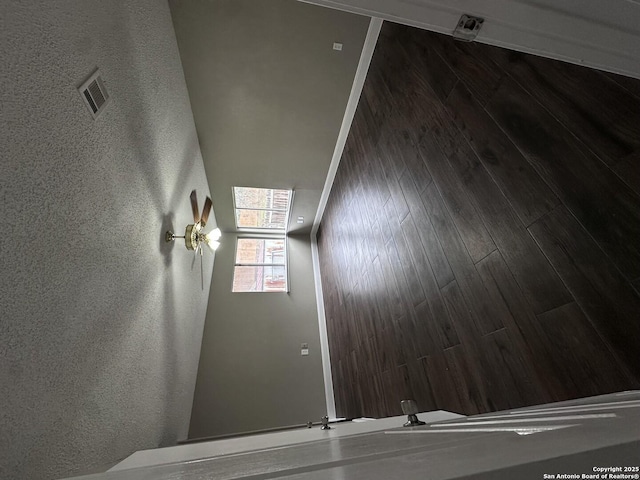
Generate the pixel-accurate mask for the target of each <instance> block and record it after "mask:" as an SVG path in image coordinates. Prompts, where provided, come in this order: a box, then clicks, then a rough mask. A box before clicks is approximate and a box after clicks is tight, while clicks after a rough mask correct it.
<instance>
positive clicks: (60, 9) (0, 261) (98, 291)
mask: <svg viewBox="0 0 640 480" xmlns="http://www.w3.org/2000/svg"><path fill="white" fill-rule="evenodd" d="M0 18H1V19H2V26H1V28H0V88H1V90H0V102H1V105H2V113H1V121H2V126H1V129H0V150H1V152H2V153H1V157H0V162H1V163H0V218H1V219H2V237H1V238H0V272H2V275H1V276H0V386H1V389H2V394H0V466H1V470H0V477H1V478H3V479H4V478H11V479H20V478H29V479H39V478H58V477H61V476H69V475H73V474H80V473H83V472H87V471H92V470H93V471H96V470H101V469H106V468H108V467H109V466H111V465H112V464H113V463H116V462H117V461H119V460H120V459H122V458H124V457H126V456H127V455H129V454H131V453H132V452H134V451H135V450H138V449H142V448H153V447H156V446H161V445H171V444H173V443H175V441H176V440H178V439H182V438H185V437H186V435H187V428H188V423H189V417H190V411H191V404H192V397H193V389H194V384H195V377H196V371H197V362H198V356H199V351H200V343H201V338H202V328H203V322H204V316H205V311H206V304H207V299H208V292H209V285H210V279H211V271H212V266H213V260H212V258H213V257H212V256H211V255H208V256H205V257H204V265H203V271H202V272H201V265H200V261H199V259H198V260H197V261H195V260H194V257H193V255H192V254H190V252H188V251H187V250H186V249H185V248H184V246H183V245H181V244H179V243H176V244H171V245H168V244H165V243H164V241H163V239H162V235H163V232H164V230H166V229H167V228H169V227H174V228H175V230H177V231H180V230H182V229H183V228H184V226H185V224H186V223H187V221H188V220H189V219H190V218H191V213H190V208H189V203H188V195H189V192H190V190H191V189H193V188H197V189H198V192H199V193H200V197H201V202H202V199H203V197H204V195H205V193H208V187H207V182H206V177H205V172H204V166H203V163H202V158H201V154H200V149H199V146H198V140H197V136H196V130H195V127H194V123H193V117H192V113H191V108H190V106H189V99H188V94H187V90H186V84H185V80H184V75H183V71H182V68H181V64H180V58H179V54H178V49H177V44H176V40H175V35H174V31H173V26H172V23H171V17H170V12H169V8H168V5H167V4H166V2H164V1H151V0H150V1H138V2H125V1H110V2H101V1H79V0H78V1H56V2H45V1H37V2H36V1H30V2H11V1H3V2H2V5H1V6H0ZM96 66H97V67H99V68H100V70H101V72H102V75H103V78H104V82H105V84H106V87H107V89H108V91H109V93H110V94H111V96H112V102H111V104H110V105H109V106H108V107H107V109H106V111H105V112H104V113H103V115H102V116H101V117H100V118H99V119H98V120H96V121H94V120H93V119H92V117H91V115H90V114H89V112H88V110H87V108H86V106H85V105H84V103H83V101H82V99H81V98H80V96H79V94H78V92H77V90H76V87H77V86H78V85H79V84H81V83H82V82H83V81H84V79H86V78H87V77H88V76H89V75H90V74H91V73H92V71H93V70H94V69H95V67H96ZM210 223H212V222H210Z"/></svg>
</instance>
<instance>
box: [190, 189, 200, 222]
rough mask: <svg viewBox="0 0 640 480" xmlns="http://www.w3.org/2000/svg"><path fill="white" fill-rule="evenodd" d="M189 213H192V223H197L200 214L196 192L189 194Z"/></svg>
mask: <svg viewBox="0 0 640 480" xmlns="http://www.w3.org/2000/svg"><path fill="white" fill-rule="evenodd" d="M190 198H191V211H192V212H193V223H198V221H199V220H200V212H199V211H198V210H199V209H198V196H197V195H196V191H195V190H194V191H193V192H191V197H190Z"/></svg>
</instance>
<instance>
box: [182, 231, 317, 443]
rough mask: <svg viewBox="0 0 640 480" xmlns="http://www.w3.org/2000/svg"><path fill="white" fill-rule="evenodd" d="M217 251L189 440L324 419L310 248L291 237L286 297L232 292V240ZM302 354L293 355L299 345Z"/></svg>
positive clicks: (304, 237) (302, 237)
mask: <svg viewBox="0 0 640 480" xmlns="http://www.w3.org/2000/svg"><path fill="white" fill-rule="evenodd" d="M225 238H226V239H227V240H226V241H225V243H224V244H223V245H222V246H221V247H220V249H219V250H218V251H217V252H216V253H217V256H216V269H215V271H214V274H213V285H212V287H211V294H210V297H209V305H208V309H207V321H206V325H205V329H204V337H203V339H202V353H201V356H200V363H199V365H198V381H197V384H196V392H195V398H194V402H193V414H192V416H191V428H190V429H189V437H190V438H201V437H208V436H214V435H223V434H230V433H238V432H247V431H254V430H261V429H267V428H273V427H281V426H289V425H300V424H302V423H306V422H308V421H315V422H317V421H319V420H320V417H321V416H322V415H325V413H326V403H325V397H324V383H323V378H322V357H321V355H320V334H319V332H318V315H317V313H316V312H317V306H316V298H315V291H314V286H313V267H312V265H311V242H310V239H309V237H308V236H307V235H291V236H289V238H288V240H287V249H288V256H289V288H290V291H289V293H231V282H232V279H233V263H234V252H235V242H234V239H233V238H232V236H231V235H227V236H226V237H225ZM301 343H308V344H309V355H308V356H304V357H303V356H301V355H300V344H301Z"/></svg>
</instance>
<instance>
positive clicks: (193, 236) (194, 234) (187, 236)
mask: <svg viewBox="0 0 640 480" xmlns="http://www.w3.org/2000/svg"><path fill="white" fill-rule="evenodd" d="M190 199H191V211H192V212H193V223H192V224H189V225H187V227H186V229H185V231H184V235H175V234H174V233H173V232H172V231H171V230H167V233H165V236H164V239H165V240H166V241H167V242H173V241H174V240H175V239H176V238H184V244H185V246H186V247H187V250H194V251H195V253H196V254H197V253H198V252H200V255H202V244H203V243H204V244H206V245H207V246H208V247H209V248H211V249H212V250H214V251H215V250H216V249H217V248H218V247H219V246H220V242H218V240H219V239H220V236H221V235H222V233H221V232H220V229H219V228H214V229H213V230H211V231H210V232H209V233H204V227H205V226H206V225H207V220H209V213H211V206H212V203H211V198H209V197H207V199H206V200H205V201H204V207H203V208H202V215H200V213H199V209H198V197H197V195H196V191H195V190H194V191H192V192H191V196H190Z"/></svg>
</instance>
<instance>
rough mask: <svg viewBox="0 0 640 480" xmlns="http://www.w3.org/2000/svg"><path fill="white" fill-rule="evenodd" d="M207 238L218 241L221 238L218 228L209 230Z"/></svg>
mask: <svg viewBox="0 0 640 480" xmlns="http://www.w3.org/2000/svg"><path fill="white" fill-rule="evenodd" d="M207 236H208V237H209V238H210V239H211V240H220V237H221V236H222V232H221V231H220V229H219V228H214V229H213V230H211V231H210V232H209V233H208V234H207Z"/></svg>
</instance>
